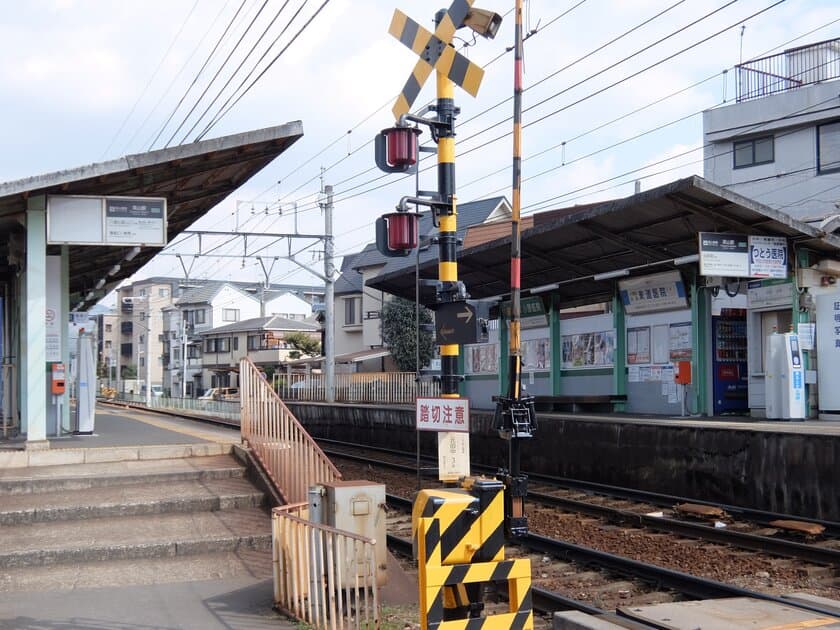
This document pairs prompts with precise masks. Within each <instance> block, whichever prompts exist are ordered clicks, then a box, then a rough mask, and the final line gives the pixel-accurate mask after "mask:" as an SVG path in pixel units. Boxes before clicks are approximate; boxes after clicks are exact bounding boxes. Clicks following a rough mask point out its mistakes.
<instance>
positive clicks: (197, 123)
mask: <svg viewBox="0 0 840 630" xmlns="http://www.w3.org/2000/svg"><path fill="white" fill-rule="evenodd" d="M308 1H309V0H303V4H301V5H300V6H299V7H298V10H297V11H296V12H295V14H294V15H293V16H292V18H291V19H290V20H289V21H288V22H286V26H284V27H283V30H282V31H280V35H278V36H277V38H278V39H279V38H280V36H282V35H283V33H285V32H286V29H288V28H289V26H291V24H292V22H294V20H295V18H296V17H297V16H298V14H299V13H300V12H301V10H303V7H305V6H306V3H307V2H308ZM288 4H289V0H285V2H283V4H282V5H281V6H280V8H279V9H278V10H277V13H275V14H274V17H273V18H271V21H270V22H269V23H268V26H266V27H265V28H264V29H263V32H262V33H260V36H259V37H258V38H257V40H256V41H255V42H254V43H253V44H252V45H251V48H250V49H249V50H248V52H247V53H246V54H245V56H244V57H243V58H242V60H241V61H240V62H239V65H238V66H236V69H235V70H234V71H233V72H232V73H231V74H230V76H229V77H228V79H227V81H225V84H224V85H223V86H222V87H221V88H220V89H219V91H218V92H217V93H216V96H215V97H213V100H212V101H210V104H209V105H207V107H206V108H205V109H204V111H203V112H202V113H201V116H199V117H198V118H197V119H196V121H195V122H194V123H193V126H192V127H190V130H189V131H187V133H185V134H184V137H183V139H182V140H181V143H182V144H183V143H184V142H185V141H186V139H187V137H189V135H190V134H191V133H192V132H193V130H194V129H195V128H196V127H197V126H198V125H199V123H200V122H201V121H202V120H204V117H205V116H206V115H207V113H208V112H209V111H210V109H211V108H212V107H213V105H215V104H216V101H217V100H219V98H220V97H221V96H222V93H223V92H224V91H225V90H226V89H227V87H228V86H229V85H230V83H231V81H233V79H234V78H235V77H236V75H237V73H238V72H239V71H240V70H241V69H242V66H244V65H245V62H246V61H248V58H249V57H250V56H251V54H252V53H253V52H254V51H255V50H256V49H257V46H259V45H260V42H261V41H262V40H263V38H264V37H265V36H266V35H267V34H268V31H269V30H270V29H271V27H272V26H274V22H276V21H277V18H279V17H280V14H281V13H283V11H284V10H285V8H286V6H288ZM276 41H277V39H275V40H274V42H272V43H271V44H269V46H268V48H267V49H266V51H265V52H264V53H263V56H265V55H266V54H267V53H268V51H269V50H270V49H271V47H272V46H273V45H274V44H275V43H276ZM261 60H262V57H260V59H258V60H257V64H259V62H260V61H261ZM254 67H256V65H255V66H254ZM251 72H253V70H251ZM248 76H250V74H249V75H248ZM233 93H234V94H235V93H236V90H234V92H233ZM228 101H230V98H228ZM222 108H224V105H223V106H222ZM199 137H200V136H199ZM196 139H198V138H196Z"/></svg>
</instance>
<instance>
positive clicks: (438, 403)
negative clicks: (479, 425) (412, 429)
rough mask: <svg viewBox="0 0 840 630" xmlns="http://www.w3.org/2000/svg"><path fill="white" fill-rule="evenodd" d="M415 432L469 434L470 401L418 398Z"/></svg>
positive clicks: (463, 399) (464, 399) (462, 399)
mask: <svg viewBox="0 0 840 630" xmlns="http://www.w3.org/2000/svg"><path fill="white" fill-rule="evenodd" d="M417 430H418V431H458V432H463V433H469V430H470V401H469V400H468V399H466V398H418V399H417Z"/></svg>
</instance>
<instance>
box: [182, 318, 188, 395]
mask: <svg viewBox="0 0 840 630" xmlns="http://www.w3.org/2000/svg"><path fill="white" fill-rule="evenodd" d="M186 397H187V317H186V313H184V312H181V398H186Z"/></svg>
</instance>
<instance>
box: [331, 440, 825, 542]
mask: <svg viewBox="0 0 840 630" xmlns="http://www.w3.org/2000/svg"><path fill="white" fill-rule="evenodd" d="M316 440H317V441H318V442H326V443H329V444H334V445H337V446H339V445H340V446H347V447H351V448H356V449H365V450H370V451H377V452H381V453H388V454H390V455H394V456H400V457H406V458H408V457H411V458H412V459H413V458H414V453H407V452H406V451H398V450H395V449H388V448H384V447H378V446H368V445H365V444H354V443H352V442H341V441H338V440H326V439H322V438H316ZM335 454H336V455H339V454H340V453H338V452H336V453H335ZM427 459H432V458H427ZM368 461H369V460H368ZM382 464H383V465H385V466H392V465H393V466H398V465H399V464H392V463H390V462H382ZM472 467H473V469H475V470H476V471H481V472H485V473H495V472H496V469H495V468H493V467H491V466H482V465H475V464H473V466H472ZM412 470H415V471H416V468H412ZM526 474H527V475H528V479H529V480H530V481H532V482H539V483H544V484H547V485H552V486H558V487H561V488H566V489H569V490H578V491H581V492H585V493H587V494H597V495H603V496H608V497H612V498H616V499H625V500H627V501H633V502H636V503H650V504H651V505H656V506H662V507H673V506H674V505H675V504H677V503H696V504H698V505H708V506H712V507H719V508H721V509H722V510H724V511H725V512H726V513H727V514H730V515H733V516H738V517H739V518H742V519H743V520H745V521H752V522H754V523H759V524H761V525H768V526H769V524H770V522H771V521H775V520H797V521H802V522H803V523H815V524H817V525H822V526H823V527H825V531H826V534H827V535H829V536H832V537H837V538H840V522H837V521H828V520H822V519H816V518H805V517H801V516H795V515H791V514H782V513H780V512H769V511H766V510H757V509H753V508H748V507H743V506H737V505H729V504H726V503H715V502H714V501H707V500H704V499H696V498H692V497H680V496H676V495H672V494H663V493H658V492H651V491H648V490H636V489H633V488H626V487H623V486H613V485H609V484H602V483H598V482H594V481H583V480H580V479H570V478H568V477H554V476H552V475H544V474H541V473H533V472H527V471H526ZM530 494H532V493H530V492H529V495H530Z"/></svg>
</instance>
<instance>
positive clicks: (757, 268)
mask: <svg viewBox="0 0 840 630" xmlns="http://www.w3.org/2000/svg"><path fill="white" fill-rule="evenodd" d="M698 238H699V252H700V275H703V276H724V277H729V278H787V276H788V245H787V239H786V238H785V237H784V236H747V235H744V234H723V233H716V232H700V233H699V236H698Z"/></svg>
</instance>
